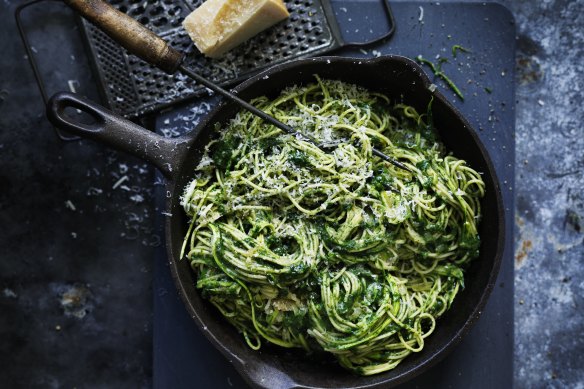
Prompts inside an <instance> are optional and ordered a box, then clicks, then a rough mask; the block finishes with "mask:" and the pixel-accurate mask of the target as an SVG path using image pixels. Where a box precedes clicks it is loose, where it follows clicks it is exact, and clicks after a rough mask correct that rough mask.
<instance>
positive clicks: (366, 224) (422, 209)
mask: <svg viewBox="0 0 584 389" xmlns="http://www.w3.org/2000/svg"><path fill="white" fill-rule="evenodd" d="M253 104H254V105H255V106H257V107H259V108H260V109H262V110H264V111H265V112H267V113H268V114H270V115H273V116H274V117H276V118H277V119H278V120H280V121H283V122H285V123H288V124H289V125H291V126H293V127H294V128H297V129H300V130H301V131H302V132H303V133H305V134H309V135H311V136H313V137H314V138H316V139H317V140H318V141H319V142H321V145H323V146H322V147H320V148H319V147H316V146H314V145H312V144H310V143H307V142H305V141H303V140H302V139H299V138H298V137H294V136H291V135H287V134H284V133H283V132H282V131H280V130H279V129H277V128H275V127H273V126H272V125H269V124H266V123H264V122H263V121H261V120H260V119H258V118H257V117H255V116H253V115H251V114H250V113H248V112H240V113H239V114H237V116H236V117H235V118H234V119H232V120H231V122H230V123H228V125H226V126H225V127H224V128H218V130H219V133H220V136H219V138H218V139H217V140H214V141H212V142H211V143H209V145H208V146H207V148H206V152H205V155H204V157H203V158H202V160H201V162H200V163H199V165H198V167H197V169H196V172H195V174H194V176H195V178H194V180H193V181H192V182H191V183H190V185H189V186H188V187H187V188H186V189H185V193H184V195H183V198H182V205H183V206H184V209H185V211H186V213H187V214H188V215H189V216H190V217H191V218H192V220H191V224H190V228H189V231H188V235H187V237H186V239H185V243H184V247H183V253H184V254H185V255H186V258H188V260H189V261H190V263H191V266H192V268H193V269H194V271H195V272H196V274H197V288H199V289H200V291H201V293H202V295H203V297H205V298H206V299H208V300H209V301H210V302H211V303H212V304H213V305H215V306H216V307H217V309H218V310H219V311H220V312H221V314H222V315H223V316H224V317H225V318H226V319H227V320H228V321H229V322H231V324H233V325H234V326H235V327H236V328H237V329H238V330H239V331H240V332H241V333H242V334H243V336H244V337H245V340H246V341H247V343H248V344H249V346H250V347H251V348H253V349H259V348H260V346H261V344H262V342H265V341H267V342H270V343H273V344H276V345H278V346H282V347H288V348H303V349H305V350H307V351H309V352H310V351H312V350H319V349H320V350H325V351H327V352H330V353H332V354H333V355H334V356H335V357H336V358H337V360H338V361H339V363H340V364H341V365H342V366H344V367H345V368H347V369H349V370H351V371H353V372H355V373H357V374H362V375H369V374H376V373H380V372H383V371H387V370H390V369H392V368H394V367H395V366H397V365H398V364H399V363H400V362H401V361H402V360H403V359H404V358H405V357H407V356H408V355H409V354H411V353H413V352H419V351H421V350H422V349H423V347H424V339H425V338H426V337H428V336H429V335H430V334H431V333H432V332H433V330H434V328H435V326H436V324H437V323H436V319H437V318H438V317H440V316H441V315H442V314H443V313H444V312H445V311H446V310H447V309H448V308H449V307H450V305H451V303H452V301H453V299H454V298H455V296H456V294H457V293H458V291H459V290H460V289H461V288H462V287H463V281H464V278H463V270H464V269H465V267H466V266H467V264H468V263H469V262H470V261H471V260H472V259H473V258H475V257H477V256H478V251H479V245H480V241H479V237H478V234H477V223H478V221H479V219H480V217H481V214H480V204H479V201H480V198H481V197H482V196H483V195H484V189H485V185H484V183H483V181H482V179H481V176H480V174H479V173H477V172H476V171H474V170H473V169H472V168H471V167H469V166H468V165H467V164H466V163H465V162H464V161H463V160H460V159H457V158H456V157H454V156H452V155H450V154H448V152H447V150H445V149H444V146H443V145H442V144H441V143H440V141H439V139H438V136H437V132H436V130H435V129H434V127H433V124H432V117H431V109H430V107H429V109H428V112H426V113H423V114H420V113H418V112H417V111H416V110H415V109H414V108H413V107H411V106H408V105H404V104H400V103H397V104H394V103H392V102H390V101H389V99H388V98H387V97H386V96H384V95H382V94H378V93H373V92H369V91H366V90H364V89H362V88H360V87H357V86H355V85H350V84H346V83H343V82H340V81H331V80H321V79H319V78H318V77H317V78H316V82H315V83H313V84H310V85H308V86H305V87H293V88H289V89H286V90H284V91H283V92H282V93H281V95H280V96H279V97H277V98H276V99H275V100H269V99H268V98H266V97H261V98H258V99H255V100H254V101H253ZM446 130H447V129H446ZM325 146H326V147H325ZM372 147H375V148H378V149H379V150H381V151H382V152H383V153H385V154H386V155H389V156H390V157H392V158H394V159H396V160H399V161H401V162H403V163H404V164H405V165H406V166H407V167H408V168H409V169H410V170H411V172H407V171H405V170H402V169H399V168H396V167H394V166H393V165H391V164H389V163H387V162H384V161H382V160H380V159H378V158H377V157H374V156H372ZM325 149H326V151H323V150H325Z"/></svg>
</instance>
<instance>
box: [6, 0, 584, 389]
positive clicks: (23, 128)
mask: <svg viewBox="0 0 584 389" xmlns="http://www.w3.org/2000/svg"><path fill="white" fill-rule="evenodd" d="M500 3H502V4H504V5H505V6H507V7H508V8H509V9H510V10H511V11H512V12H513V14H514V15H515V18H516V22H517V33H518V37H517V46H518V53H517V79H516V86H517V106H516V113H517V120H516V123H517V125H516V134H517V139H516V140H517V150H516V152H517V161H516V195H517V209H516V257H515V258H516V279H515V294H516V296H515V337H516V339H515V386H516V387H517V388H539V387H557V388H564V387H565V388H584V370H583V368H582V366H584V337H583V336H582V334H583V333H584V320H583V318H582V314H581V310H582V306H583V303H584V302H583V296H584V267H582V265H583V261H584V244H583V241H584V232H583V231H582V224H583V223H584V219H583V218H584V191H583V190H582V184H583V183H584V179H583V174H584V137H583V135H584V134H583V131H584V129H583V128H582V124H581V123H582V122H584V109H583V108H582V100H583V97H584V96H583V93H582V90H581V88H582V84H583V82H582V76H581V75H582V73H583V70H584V69H583V65H582V63H583V61H584V53H583V50H584V36H583V33H584V1H582V0H573V1H567V0H555V1H554V0H545V1H533V0H523V1H510V0H507V1H500ZM17 4H19V1H16V0H3V1H1V2H0V26H1V30H0V50H2V52H3V53H10V54H11V55H10V56H4V57H3V59H2V60H0V67H1V69H2V70H1V71H0V153H1V154H2V161H3V165H2V168H3V169H2V172H1V173H0V226H1V227H0V229H1V231H2V234H0V245H2V247H3V248H4V250H3V253H4V252H5V253H7V254H3V255H2V256H1V261H0V344H1V345H2V349H3V350H9V352H0V365H1V366H2V368H1V369H0V382H1V384H0V386H2V387H9V388H12V387H43V388H44V387H73V386H75V385H78V383H79V382H80V379H81V380H82V381H83V380H85V382H86V383H87V384H86V385H85V386H88V387H114V386H115V387H140V386H149V384H150V382H151V371H150V361H151V355H150V353H151V350H150V347H151V329H150V322H151V317H150V313H149V304H150V301H151V293H152V291H151V290H150V289H149V284H148V283H144V282H143V280H142V279H143V278H148V277H143V274H142V275H140V273H149V272H150V271H151V264H150V263H148V261H143V262H141V258H151V257H152V255H153V252H154V251H153V248H154V247H156V246H157V245H159V244H160V237H159V236H157V235H155V234H153V232H152V229H151V225H152V214H153V213H154V212H159V210H156V209H154V208H153V206H152V204H153V201H152V200H153V199H152V193H151V190H148V189H146V188H148V185H147V183H150V182H152V180H153V176H152V170H151V169H150V168H147V167H146V166H145V165H144V164H143V163H141V162H139V161H137V160H135V159H133V158H130V157H127V156H125V155H121V154H117V153H114V152H111V151H107V150H106V149H105V148H103V147H101V146H99V145H96V144H93V143H91V142H81V143H76V144H74V145H70V146H65V147H62V146H61V145H60V143H59V141H58V140H57V139H55V137H54V136H53V135H52V134H51V133H50V129H49V127H48V125H47V123H46V120H45V118H44V116H43V114H42V107H41V104H40V98H39V96H38V94H37V93H36V89H34V88H35V87H34V81H33V78H32V73H31V72H30V69H29V68H28V63H27V61H26V59H25V58H24V51H23V49H22V47H21V44H20V41H19V40H18V38H17V36H16V29H15V27H14V22H13V17H12V13H13V10H14V8H15V7H16V5H17ZM65 43H66V40H63V44H65ZM38 50H39V52H40V54H45V55H48V56H50V55H51V53H50V52H44V53H43V49H42V48H40V47H39V48H38ZM73 60H74V58H72V59H71V61H73ZM60 71H63V70H62V69H54V70H53V72H56V74H58V72H60ZM32 91H34V92H32ZM31 139H34V142H35V144H36V145H37V146H38V147H42V148H43V149H45V150H49V151H50V150H52V149H54V148H56V147H60V148H62V150H63V153H62V155H59V156H57V155H54V154H51V153H45V152H43V153H39V152H38V150H33V149H31V150H27V151H23V150H26V149H23V148H16V147H14V145H16V144H21V143H26V142H31ZM96 157H98V159H97V160H96V159H95V158H96ZM69 161H75V162H74V163H70V162H69ZM57 169H58V171H59V172H60V173H59V174H60V175H61V176H64V177H65V178H66V179H67V177H68V178H69V179H70V182H71V185H59V186H57V185H55V184H54V182H53V181H52V180H51V176H52V174H53V172H55V171H56V170H57ZM79 177H84V178H83V179H81V180H80V179H79ZM124 177H126V178H125V179H124ZM120 179H122V180H123V182H122V183H119V184H118V182H119V180H120ZM74 184H75V185H74ZM116 184H118V185H117V186H116ZM88 196H89V197H91V198H92V199H94V200H95V201H94V204H93V205H92V206H91V207H90V208H89V207H88V208H86V209H80V208H78V207H76V206H75V205H76V204H79V203H80V202H81V200H80V199H81V198H84V199H85V198H86V197H88ZM77 199H79V201H76V200H77ZM15 201H17V202H16V203H15ZM104 213H105V214H106V215H110V214H118V215H119V217H118V218H116V219H106V218H104V217H103V216H102V215H103V214H104ZM39 215H41V216H39ZM87 218H90V219H91V220H94V221H95V231H99V230H100V229H101V228H104V229H105V227H100V226H102V225H103V226H107V231H108V234H109V235H110V236H109V239H110V240H111V243H112V244H111V245H102V246H96V245H94V244H92V234H94V233H97V232H95V231H92V230H86V231H78V230H77V229H76V226H77V225H79V224H80V220H85V219H87ZM51 224H54V229H51V230H43V231H38V230H36V229H35V227H36V226H37V225H49V226H50V225H51ZM101 233H103V231H102V232H101ZM39 241H42V242H43V243H42V244H43V247H38V243H37V242H39ZM51 241H59V242H60V244H59V245H60V246H61V247H62V246H63V244H62V242H64V241H66V242H68V244H67V245H66V247H68V249H67V250H66V251H65V252H63V251H62V250H61V251H56V250H55V249H54V246H53V245H52V244H51V243H50V242H51ZM136 242H139V244H138V245H137V244H136ZM122 246H125V247H130V246H131V247H132V248H133V251H134V253H135V254H134V255H133V258H122V257H119V255H118V251H117V250H116V247H122ZM14 247H18V250H15V249H14ZM38 252H43V253H46V254H45V255H42V256H39V255H38ZM104 253H105V254H104ZM104 256H105V257H106V258H108V259H107V260H105V261H103V259H101V262H99V263H97V262H96V259H97V258H104ZM136 264H138V265H136ZM136 266H137V267H136ZM63 269H66V271H65V272H63ZM103 269H107V270H108V271H110V272H119V273H127V274H129V276H126V277H124V280H125V281H124V283H121V282H120V281H119V280H115V279H112V280H108V279H105V278H103V277H101V276H100V274H107V272H102V270H103ZM136 269H138V270H139V272H138V273H137V272H136ZM132 274H135V276H132ZM48 279H52V280H58V281H54V282H51V283H49V284H48V285H49V287H48V288H47V287H46V280H48ZM128 280H129V281H128ZM128 283H129V284H128ZM121 310H126V311H127V312H126V314H125V316H127V317H131V318H132V319H133V320H126V318H120V317H115V316H114V315H112V314H111V312H116V311H121ZM120 339H123V341H120ZM43 345H44V346H43ZM39 350H44V351H43V352H42V353H41V352H39ZM76 361H83V364H77V363H76ZM17 366H19V367H18V368H17ZM23 369H24V370H23ZM98 383H99V384H98Z"/></svg>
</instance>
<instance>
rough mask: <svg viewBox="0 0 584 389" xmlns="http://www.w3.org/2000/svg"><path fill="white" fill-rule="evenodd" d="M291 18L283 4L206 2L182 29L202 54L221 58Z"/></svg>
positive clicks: (250, 0) (278, 0)
mask: <svg viewBox="0 0 584 389" xmlns="http://www.w3.org/2000/svg"><path fill="white" fill-rule="evenodd" d="M288 16H289V13H288V10H287V9H286V6H285V5H284V2H283V1H282V0H207V1H205V2H204V3H203V4H202V5H201V6H200V7H199V8H197V9H196V10H194V11H193V12H191V14H190V15H189V16H187V17H186V18H185V20H184V21H183V26H184V28H185V30H186V31H187V33H188V34H189V36H190V37H191V39H192V40H193V42H194V43H195V46H197V48H198V49H199V50H200V51H201V52H202V53H203V54H205V55H206V56H208V57H211V58H218V57H220V56H222V55H223V54H225V53H226V52H227V51H229V50H231V49H232V48H234V47H235V46H237V45H239V44H240V43H243V42H244V41H246V40H248V39H249V38H251V37H253V36H254V35H257V34H258V33H259V32H261V31H263V30H265V29H266V28H268V27H271V26H273V25H274V24H276V23H278V22H279V21H281V20H284V19H286V18H287V17H288Z"/></svg>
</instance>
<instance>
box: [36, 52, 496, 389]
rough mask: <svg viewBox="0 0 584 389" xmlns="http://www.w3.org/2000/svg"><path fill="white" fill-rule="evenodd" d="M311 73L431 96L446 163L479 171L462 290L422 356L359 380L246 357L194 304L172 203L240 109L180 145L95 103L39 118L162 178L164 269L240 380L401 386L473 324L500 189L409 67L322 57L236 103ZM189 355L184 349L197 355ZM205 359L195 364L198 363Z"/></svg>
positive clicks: (277, 359)
mask: <svg viewBox="0 0 584 389" xmlns="http://www.w3.org/2000/svg"><path fill="white" fill-rule="evenodd" d="M314 74H318V75H319V76H321V77H322V78H328V79H339V80H343V81H345V82H349V83H354V84H358V85H361V86H364V87H366V88H368V89H370V90H372V91H378V92H382V93H384V94H386V95H388V96H389V97H390V98H392V99H394V100H395V101H403V102H405V103H406V104H410V105H413V106H414V107H416V108H417V109H418V110H419V111H422V112H423V111H425V109H426V107H427V105H428V103H429V101H430V98H431V97H432V96H434V103H433V115H434V121H435V124H436V126H437V128H438V130H439V132H440V135H441V137H442V140H443V142H444V143H445V145H446V146H447V148H448V149H450V150H451V151H452V152H453V153H454V155H456V156H457V157H459V158H463V159H465V160H467V161H468V163H469V164H470V166H472V167H473V168H474V169H476V170H478V171H479V172H482V173H483V179H484V181H485V184H486V196H485V197H484V199H483V200H482V207H483V215H484V216H483V220H482V222H481V224H480V228H479V233H480V236H481V239H482V244H481V251H480V256H479V258H478V259H476V260H474V262H473V263H472V265H471V266H470V268H469V269H468V271H467V273H466V276H465V284H466V288H465V289H464V290H463V291H461V292H460V293H459V295H458V296H457V298H456V299H455V300H454V303H453V305H452V307H451V309H450V310H449V311H448V312H447V313H446V314H445V315H444V316H443V317H442V318H441V319H439V320H438V323H437V327H436V330H435V332H434V333H433V334H432V335H431V336H430V337H429V338H427V339H426V341H425V347H424V349H423V350H422V351H421V352H419V353H416V354H412V355H410V356H409V357H407V358H406V359H405V360H404V361H403V362H402V363H401V364H400V365H398V366H397V367H396V368H395V369H393V370H392V371H389V372H385V373H382V374H379V375H375V376H369V377H361V376H356V375H353V374H352V373H350V372H347V371H345V370H343V369H342V368H340V367H338V366H337V365H336V364H334V363H333V362H331V361H328V360H326V361H322V362H318V361H317V362H315V361H314V360H311V359H310V358H307V357H306V356H305V354H304V353H303V352H302V351H298V352H294V351H289V350H282V349H278V348H276V347H270V346H269V345H265V343H264V346H263V347H262V349H261V350H260V351H253V350H251V349H250V348H249V347H248V346H247V344H246V343H245V341H244V339H243V337H242V336H241V335H240V334H238V333H237V331H236V330H235V329H234V328H233V327H232V326H231V325H230V324H229V323H228V322H227V321H226V320H224V319H223V318H222V316H221V315H220V314H219V313H218V311H217V310H216V309H215V308H214V307H213V306H212V305H211V304H209V303H207V302H206V301H205V300H203V299H202V298H201V296H200V295H199V293H198V291H197V289H196V288H195V274H194V273H193V271H192V270H191V268H190V267H189V262H188V261H187V260H184V259H183V260H181V258H179V253H180V248H181V244H182V241H183V238H184V236H185V234H186V232H187V227H188V218H187V216H186V215H185V213H184V212H183V210H182V208H181V206H180V196H181V194H182V193H183V189H184V188H185V186H186V185H187V184H188V182H189V181H190V180H191V178H192V176H193V173H194V168H195V166H196V165H197V163H198V161H199V160H200V158H201V156H202V152H203V148H204V146H205V145H206V144H207V142H208V141H209V140H210V136H211V135H212V132H213V130H212V129H213V128H214V126H213V124H214V123H216V122H219V123H225V122H226V121H227V120H229V119H230V118H232V117H233V116H234V114H235V113H236V112H237V111H238V110H239V108H238V107H237V106H236V105H235V104H234V103H231V102H226V103H223V104H221V105H219V106H218V107H217V108H216V109H215V110H214V111H213V112H212V113H210V114H209V115H208V117H207V118H206V119H205V120H203V121H201V122H200V123H199V125H198V126H197V127H196V128H194V129H193V131H192V132H191V133H190V134H189V135H188V136H185V137H180V138H175V139H168V138H163V137H161V136H159V135H157V134H154V133H152V132H150V131H147V130H145V129H143V128H141V127H140V126H138V125H136V124H134V123H132V122H130V121H128V120H126V119H124V118H122V117H119V116H116V115H115V114H113V113H111V112H110V111H108V110H107V109H105V108H103V107H100V106H99V105H97V104H95V103H92V102H90V101H87V100H85V99H83V98H81V97H78V96H76V95H74V94H70V93H59V94H56V95H55V96H53V97H52V98H51V100H50V101H49V104H48V107H47V115H48V117H49V120H50V121H51V122H52V123H53V125H55V126H57V127H59V128H61V129H63V130H65V131H69V132H71V133H73V134H76V135H79V136H83V137H86V138H91V139H95V140H97V141H100V142H103V143H106V144H107V145H109V146H111V147H114V148H117V149H120V150H122V151H126V152H128V153H130V154H133V155H136V156H138V157H141V158H143V159H145V160H146V161H149V162H151V163H152V164H154V165H155V166H156V167H157V168H158V169H160V170H161V171H162V173H163V174H164V176H165V177H166V179H167V190H168V193H170V196H169V198H168V201H167V212H168V213H169V214H171V215H172V216H171V217H169V218H168V219H167V221H166V245H167V250H168V258H169V260H170V268H171V271H172V275H173V278H174V280H175V283H176V286H177V288H178V291H179V293H180V295H181V297H182V299H183V301H184V304H185V306H186V309H187V310H188V311H189V313H190V314H191V316H192V317H193V320H194V321H195V323H196V324H197V326H198V327H199V328H200V329H201V330H202V331H203V333H204V334H205V335H206V336H207V338H208V339H209V340H210V341H211V342H212V343H213V344H214V345H215V347H217V348H218V349H219V350H220V351H221V352H222V353H223V354H224V355H225V357H226V358H227V359H228V360H229V361H230V362H231V363H232V364H233V365H234V366H235V368H236V369H237V370H238V371H239V372H240V373H241V374H242V376H243V377H244V378H245V379H246V380H247V381H248V382H249V383H250V384H252V385H254V386H256V387H265V388H316V387H324V388H332V387H335V388H373V387H385V388H386V387H388V386H392V385H396V384H398V383H402V382H404V381H406V380H408V379H410V378H412V377H413V376H415V375H417V374H419V373H421V372H423V371H425V370H427V369H428V368H429V367H430V366H432V365H433V364H435V363H436V362H438V361H439V360H441V359H442V358H444V356H445V355H446V354H447V352H448V351H450V350H452V348H453V347H454V346H455V345H456V344H457V343H458V342H459V341H460V339H461V338H462V337H463V336H464V335H465V334H466V333H467V332H468V331H469V329H470V328H471V326H472V324H473V323H474V322H476V320H477V319H478V317H479V316H480V314H481V312H482V310H483V307H484V305H485V303H486V301H487V298H488V296H489V294H490V292H491V290H492V288H493V284H494V283H495V280H496V277H497V273H498V270H499V264H500V262H501V257H502V253H503V246H504V236H505V222H504V215H503V202H502V197H501V190H500V187H499V182H498V180H497V176H496V173H495V169H494V167H493V164H492V162H491V160H490V158H489V155H488V154H487V151H486V150H485V148H484V146H483V145H482V143H481V141H480V140H479V138H478V136H477V134H476V132H475V131H474V130H473V129H472V128H471V126H470V124H469V123H468V122H467V120H466V119H465V118H464V117H463V116H462V115H461V114H460V112H458V111H457V110H456V109H455V108H454V107H453V106H452V105H451V104H450V103H448V101H447V100H446V98H445V97H444V96H443V95H441V94H440V93H439V92H437V91H433V90H434V88H431V85H432V84H431V82H430V80H429V79H428V77H427V76H426V75H425V73H424V72H423V71H422V69H421V68H420V67H419V66H418V65H417V64H416V63H415V62H413V61H411V60H409V59H407V58H404V57H399V56H385V57H380V58H375V59H369V60H365V59H355V58H342V57H321V58H316V59H306V60H299V61H295V62H290V63H287V64H282V65H278V66H275V67H273V68H271V69H269V70H266V71H265V72H262V73H260V74H258V75H257V76H255V77H252V78H250V79H249V80H247V81H246V82H244V83H242V84H241V85H239V86H237V87H236V88H234V91H235V92H236V93H237V95H238V96H240V97H241V98H243V99H245V100H249V99H251V98H253V97H257V96H262V95H268V96H272V97H273V96H275V95H277V94H278V93H279V92H280V91H281V90H282V89H284V88H285V87H287V86H291V85H299V84H306V83H309V82H314V76H313V75H314ZM67 108H75V109H79V110H82V111H83V112H85V113H88V114H89V115H91V116H93V118H94V119H95V123H94V124H90V125H89V124H83V123H80V122H76V121H74V120H73V119H71V117H69V116H68V115H67V113H66V112H65V109H67ZM196 352H197V350H193V353H196ZM201 358H204V356H201Z"/></svg>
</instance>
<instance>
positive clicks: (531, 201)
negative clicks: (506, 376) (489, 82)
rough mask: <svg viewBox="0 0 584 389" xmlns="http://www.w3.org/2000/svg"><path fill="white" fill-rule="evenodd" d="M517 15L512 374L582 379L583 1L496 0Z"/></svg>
mask: <svg viewBox="0 0 584 389" xmlns="http://www.w3.org/2000/svg"><path fill="white" fill-rule="evenodd" d="M503 4H505V5H506V6H507V7H508V8H510V9H511V10H512V12H513V14H514V15H515V18H516V21H517V24H518V41H517V44H518V53H517V80H516V83H517V109H516V112H517V118H516V136H517V139H516V140H517V150H516V151H517V154H516V155H517V160H516V184H515V185H516V188H517V194H516V195H517V209H516V237H515V242H516V243H515V244H516V252H515V260H516V262H515V383H516V386H517V387H518V388H536V387H558V388H560V387H567V388H584V337H583V334H584V320H583V316H582V309H583V307H584V244H583V241H584V231H582V228H583V224H584V190H583V189H582V187H583V184H584V127H583V126H582V123H583V122H584V109H583V108H582V101H583V99H584V94H583V90H582V87H583V86H584V82H583V77H582V74H583V72H584V66H583V61H584V1H582V0H575V1H574V0H572V1H569V0H555V1H554V0H546V1H505V2H503Z"/></svg>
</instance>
